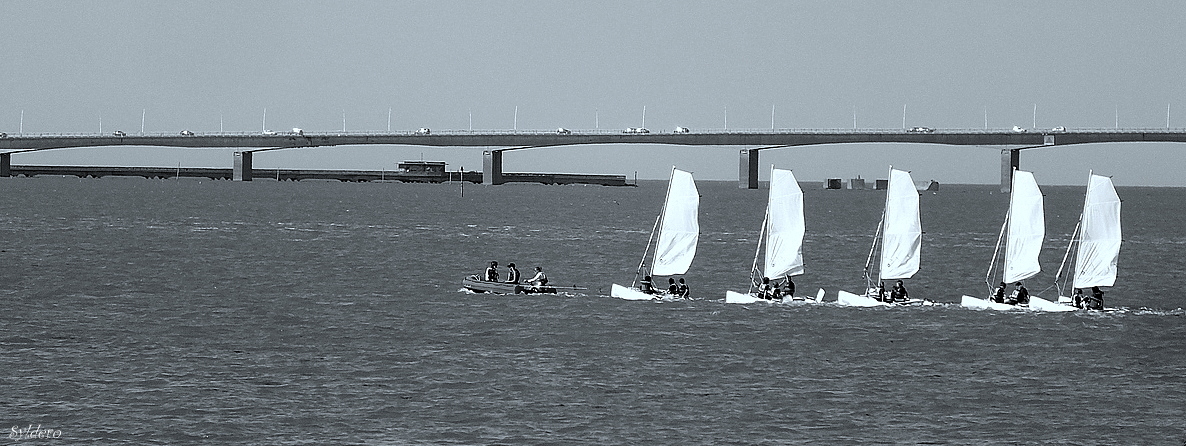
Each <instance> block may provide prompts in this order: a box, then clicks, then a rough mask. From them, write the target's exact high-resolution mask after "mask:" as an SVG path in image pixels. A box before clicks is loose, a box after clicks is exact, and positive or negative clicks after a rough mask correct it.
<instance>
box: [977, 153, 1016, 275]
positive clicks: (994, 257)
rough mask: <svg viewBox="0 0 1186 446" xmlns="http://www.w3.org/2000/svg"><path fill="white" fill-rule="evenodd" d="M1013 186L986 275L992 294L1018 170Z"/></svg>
mask: <svg viewBox="0 0 1186 446" xmlns="http://www.w3.org/2000/svg"><path fill="white" fill-rule="evenodd" d="M1012 181H1013V184H1012V185H1011V186H1010V187H1009V191H1010V192H1009V208H1008V209H1007V210H1006V211H1005V222H1004V223H1001V233H1000V235H998V236H997V246H996V247H995V248H993V250H992V259H990V260H989V261H988V273H986V274H985V275H984V283H985V284H986V285H988V289H989V292H992V270H993V267H995V266H996V263H997V255H999V254H1000V252H1001V242H1002V241H1004V240H1005V228H1007V227H1009V216H1010V215H1011V214H1012V213H1013V191H1016V190H1017V169H1013V180H1012Z"/></svg>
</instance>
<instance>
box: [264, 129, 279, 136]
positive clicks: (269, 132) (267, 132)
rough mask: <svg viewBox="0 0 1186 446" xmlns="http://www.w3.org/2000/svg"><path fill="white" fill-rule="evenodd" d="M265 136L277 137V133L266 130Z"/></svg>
mask: <svg viewBox="0 0 1186 446" xmlns="http://www.w3.org/2000/svg"><path fill="white" fill-rule="evenodd" d="M263 134H264V135H268V136H272V135H275V134H276V132H273V131H271V130H264V133H263Z"/></svg>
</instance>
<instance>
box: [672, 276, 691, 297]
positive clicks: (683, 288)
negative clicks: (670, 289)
mask: <svg viewBox="0 0 1186 446" xmlns="http://www.w3.org/2000/svg"><path fill="white" fill-rule="evenodd" d="M675 295H676V296H679V297H682V298H684V299H687V298H689V297H691V295H692V292H691V291H690V290H689V289H688V284H686V283H684V278H683V277H680V278H679V286H678V287H676V289H675Z"/></svg>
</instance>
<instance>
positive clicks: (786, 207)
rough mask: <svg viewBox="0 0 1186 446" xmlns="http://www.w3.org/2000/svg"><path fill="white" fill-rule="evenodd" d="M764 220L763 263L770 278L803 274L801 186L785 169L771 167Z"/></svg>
mask: <svg viewBox="0 0 1186 446" xmlns="http://www.w3.org/2000/svg"><path fill="white" fill-rule="evenodd" d="M767 206H768V207H767V212H769V216H768V218H767V221H766V265H765V266H766V267H765V269H764V270H763V271H765V273H764V275H765V276H766V277H769V278H771V279H774V278H778V277H783V276H796V275H799V274H803V233H804V225H803V190H802V189H800V188H799V182H798V181H796V180H795V174H793V173H791V171H789V170H783V169H772V170H771V173H770V198H769V203H768V205H767Z"/></svg>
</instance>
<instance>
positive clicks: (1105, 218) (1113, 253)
mask: <svg viewBox="0 0 1186 446" xmlns="http://www.w3.org/2000/svg"><path fill="white" fill-rule="evenodd" d="M1080 234H1081V238H1080V239H1079V251H1078V253H1077V255H1076V261H1075V282H1074V283H1075V284H1074V287H1075V288H1090V287H1093V286H1112V285H1113V284H1114V283H1116V260H1117V259H1118V258H1119V257H1120V197H1119V196H1117V195H1116V188H1115V187H1113V186H1112V179H1111V178H1108V177H1105V176H1100V175H1095V174H1092V175H1091V179H1090V180H1089V181H1088V182H1087V198H1086V200H1085V201H1084V203H1083V221H1082V228H1081V229H1080Z"/></svg>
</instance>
